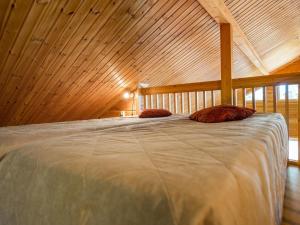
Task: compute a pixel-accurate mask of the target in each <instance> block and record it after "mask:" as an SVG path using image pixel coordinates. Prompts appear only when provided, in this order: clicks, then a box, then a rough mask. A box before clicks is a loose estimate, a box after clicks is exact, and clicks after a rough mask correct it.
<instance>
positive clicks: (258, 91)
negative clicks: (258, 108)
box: [246, 88, 263, 101]
mask: <svg viewBox="0 0 300 225" xmlns="http://www.w3.org/2000/svg"><path fill="white" fill-rule="evenodd" d="M251 100H252V91H251V92H250V93H249V94H247V95H246V101H251ZM255 100H263V89H262V88H257V89H255Z"/></svg>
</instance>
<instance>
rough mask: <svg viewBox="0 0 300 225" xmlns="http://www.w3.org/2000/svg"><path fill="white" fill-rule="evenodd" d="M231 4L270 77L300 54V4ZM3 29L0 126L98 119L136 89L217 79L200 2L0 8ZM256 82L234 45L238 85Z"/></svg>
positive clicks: (41, 3) (48, 2)
mask: <svg viewBox="0 0 300 225" xmlns="http://www.w3.org/2000/svg"><path fill="white" fill-rule="evenodd" d="M226 4H227V6H228V7H229V8H230V10H232V13H233V15H234V16H235V18H236V19H237V21H238V22H239V23H240V25H241V27H242V28H243V29H245V33H246V35H248V36H249V40H250V41H251V43H252V44H253V45H254V46H255V47H257V51H258V52H259V54H261V57H262V58H263V60H264V61H265V63H266V64H267V65H268V68H269V69H270V70H271V69H274V68H276V67H279V66H281V65H282V64H283V63H285V61H288V60H290V59H292V58H293V57H296V56H297V55H299V54H300V53H299V46H300V45H298V46H297V43H298V44H299V33H300V32H299V27H300V23H299V10H298V11H297V9H299V7H300V6H299V5H300V2H299V1H297V0H295V1H272V0H268V1H265V0H247V1H238V0H236V1H234V0H231V1H226ZM262 6H264V9H265V10H263V9H262V8H263V7H262ZM267 8H268V10H267ZM276 11H278V12H280V13H278V14H277V15H276V14H275V13H276ZM271 12H272V13H271ZM291 12H293V13H291ZM297 12H298V14H297ZM274 15H276V16H274ZM274 17H276V18H274ZM283 21H284V22H283ZM0 25H1V27H0V54H1V57H0V90H1V91H0V92H1V95H0V124H1V125H12V124H24V123H40V122H53V121H64V120H74V119H88V118H97V117H99V116H100V115H101V114H102V113H103V112H104V111H105V110H106V109H108V108H109V106H111V105H112V104H113V103H114V102H115V99H116V98H117V97H118V96H119V94H120V93H121V92H122V91H123V90H124V88H130V89H132V88H134V87H136V84H137V83H138V82H146V83H149V84H150V85H152V86H154V85H166V84H174V83H186V82H196V81H207V80H215V79H219V74H220V71H219V67H220V65H219V61H220V59H219V58H220V56H219V27H218V24H217V23H216V22H215V21H214V19H212V18H211V17H210V15H209V14H208V13H207V12H206V11H205V10H204V8H203V7H202V6H201V5H200V4H199V2H198V1H197V0H179V1H178V0H126V1H123V0H98V1H97V0H85V1H81V0H26V1H24V0H1V1H0ZM271 34H272V35H271ZM297 35H298V36H297ZM269 36H270V37H269ZM297 38H298V39H297ZM295 43H296V46H294V45H295ZM291 46H292V47H293V48H292V51H291V49H289V48H291ZM291 52H292V53H291ZM278 55H280V56H283V55H285V56H284V57H282V58H283V59H282V58H280V60H277V56H278ZM274 59H275V60H274ZM260 74H261V73H260V72H259V70H258V69H257V68H256V67H255V66H254V65H253V64H252V63H251V62H250V60H249V59H248V58H247V57H246V56H245V55H244V53H243V52H242V51H241V50H240V49H239V48H238V47H237V46H234V76H235V77H243V76H251V75H260Z"/></svg>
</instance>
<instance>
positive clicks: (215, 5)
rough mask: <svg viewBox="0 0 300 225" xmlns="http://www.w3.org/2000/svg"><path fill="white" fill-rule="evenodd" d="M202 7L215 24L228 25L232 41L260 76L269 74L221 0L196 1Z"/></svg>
mask: <svg viewBox="0 0 300 225" xmlns="http://www.w3.org/2000/svg"><path fill="white" fill-rule="evenodd" d="M198 2H199V3H200V4H201V5H202V7H203V8H204V9H205V10H206V11H207V12H208V14H210V15H211V17H212V18H214V20H215V21H216V22H217V23H219V24H220V23H230V24H231V25H232V30H233V41H234V43H235V44H236V45H237V46H238V47H239V49H240V50H241V51H242V52H243V53H244V54H245V55H246V56H247V57H248V58H249V60H250V61H251V62H252V63H253V64H254V65H255V66H256V67H257V68H258V69H259V70H260V72H261V73H262V74H266V75H268V74H269V71H268V70H267V69H266V66H265V65H264V63H263V61H262V59H261V58H260V56H259V55H258V53H257V52H256V50H255V48H254V47H253V45H252V44H251V43H250V41H249V40H248V38H247V36H246V35H245V33H244V32H243V30H242V29H241V27H240V26H239V24H238V23H237V21H236V20H235V18H234V17H233V15H232V14H231V12H230V10H229V9H228V8H227V6H226V5H225V3H224V1H223V0H198Z"/></svg>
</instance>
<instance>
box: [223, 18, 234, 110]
mask: <svg viewBox="0 0 300 225" xmlns="http://www.w3.org/2000/svg"><path fill="white" fill-rule="evenodd" d="M220 38H221V40H220V42H221V103H222V104H231V103H232V78H231V68H232V29H231V25H230V24H229V23H221V24H220Z"/></svg>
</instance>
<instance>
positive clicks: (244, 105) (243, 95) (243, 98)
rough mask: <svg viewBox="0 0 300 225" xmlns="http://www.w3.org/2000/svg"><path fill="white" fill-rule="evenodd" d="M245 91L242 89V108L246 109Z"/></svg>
mask: <svg viewBox="0 0 300 225" xmlns="http://www.w3.org/2000/svg"><path fill="white" fill-rule="evenodd" d="M245 92H246V89H245V88H243V89H242V100H243V107H246V95H245Z"/></svg>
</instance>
